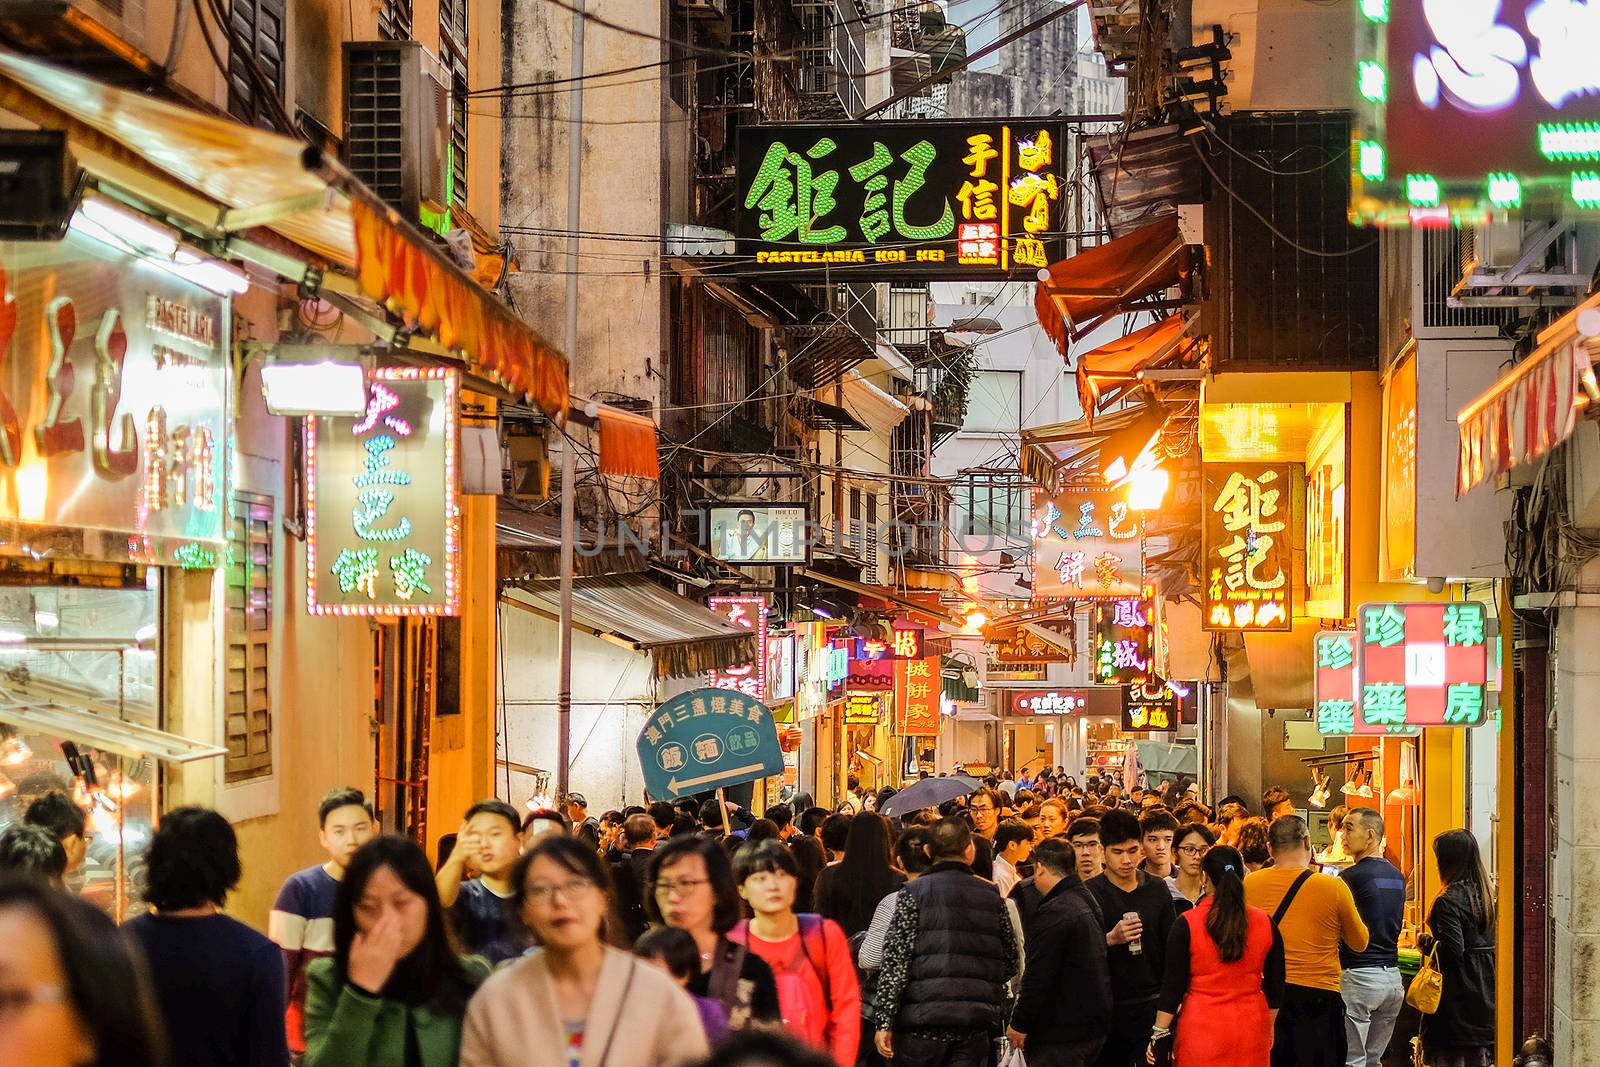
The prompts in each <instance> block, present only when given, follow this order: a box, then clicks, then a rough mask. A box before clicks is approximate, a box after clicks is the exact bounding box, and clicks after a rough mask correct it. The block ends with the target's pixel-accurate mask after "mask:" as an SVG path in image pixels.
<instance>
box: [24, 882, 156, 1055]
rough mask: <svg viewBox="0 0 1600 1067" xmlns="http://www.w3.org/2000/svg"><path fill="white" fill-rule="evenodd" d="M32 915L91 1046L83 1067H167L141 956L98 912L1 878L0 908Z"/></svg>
mask: <svg viewBox="0 0 1600 1067" xmlns="http://www.w3.org/2000/svg"><path fill="white" fill-rule="evenodd" d="M13 908H14V909H17V910H21V911H26V912H29V913H31V914H32V915H33V917H34V918H35V919H37V920H38V921H39V922H41V923H43V924H44V926H45V927H46V928H47V929H48V931H49V934H50V940H51V942H52V943H53V945H54V947H55V954H56V959H57V961H58V962H59V964H60V967H61V972H62V974H63V975H64V976H65V978H66V981H65V983H64V985H65V986H66V990H65V991H66V993H67V996H68V999H69V1001H70V1003H71V1006H72V1012H73V1014H74V1015H75V1016H77V1019H78V1022H79V1024H80V1025H81V1026H82V1027H83V1029H84V1032H85V1033H86V1035H87V1036H88V1038H89V1041H90V1043H91V1044H92V1045H93V1046H94V1054H93V1059H91V1060H89V1061H88V1063H86V1064H85V1065H84V1067H162V1065H164V1064H166V1063H167V1048H166V1044H167V1043H166V1037H165V1034H164V1032H163V1027H162V1022H161V1013H160V1009H159V1007H158V1006H157V1004H156V998H155V992H154V990H153V989H152V988H151V985H150V979H149V976H148V974H147V973H146V971H145V967H144V955H143V953H142V952H141V951H140V950H139V946H138V945H137V943H135V941H134V939H133V937H132V935H131V934H129V933H127V932H125V931H123V930H121V929H119V928H118V927H117V925H116V924H115V923H113V922H112V921H111V919H110V918H108V917H107V916H106V914H105V912H103V911H101V910H100V909H99V908H96V907H95V906H94V905H92V904H89V903H88V902H86V901H83V900H79V899H78V898H76V897H74V896H72V895H70V894H68V893H66V892H65V891H63V890H61V889H58V888H56V887H54V886H51V885H49V884H48V883H45V882H42V881H39V880H38V879H36V878H10V879H6V880H3V881H0V911H4V910H6V909H13Z"/></svg>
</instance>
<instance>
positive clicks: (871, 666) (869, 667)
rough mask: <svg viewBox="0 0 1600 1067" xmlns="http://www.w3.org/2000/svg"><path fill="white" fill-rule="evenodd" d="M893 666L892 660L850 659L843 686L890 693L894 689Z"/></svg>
mask: <svg viewBox="0 0 1600 1067" xmlns="http://www.w3.org/2000/svg"><path fill="white" fill-rule="evenodd" d="M894 664H895V661H894V660H892V659H852V660H850V673H849V674H848V675H847V676H846V677H845V686H846V688H849V689H870V690H872V691H873V692H878V693H887V692H890V691H891V690H893V689H894Z"/></svg>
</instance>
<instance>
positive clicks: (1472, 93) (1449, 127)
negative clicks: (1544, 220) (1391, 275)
mask: <svg viewBox="0 0 1600 1067" xmlns="http://www.w3.org/2000/svg"><path fill="white" fill-rule="evenodd" d="M1356 6H1357V8H1358V10H1359V14H1358V15H1357V16H1356V22H1357V30H1356V49H1355V51H1356V69H1355V70H1354V71H1353V72H1352V75H1353V77H1354V79H1355V86H1356V90H1357V101H1356V103H1357V118H1356V128H1355V137H1354V139H1353V148H1352V159H1351V167H1352V173H1353V175H1354V181H1353V182H1352V196H1353V201H1352V211H1351V214H1352V217H1353V218H1354V219H1356V220H1357V221H1362V222H1375V223H1378V224H1380V225H1394V224H1398V225H1406V224H1408V223H1409V224H1412V225H1420V226H1429V225H1434V226H1445V225H1482V224H1483V223H1485V222H1487V221H1488V214H1489V212H1491V211H1505V210H1512V209H1519V208H1522V209H1530V210H1535V209H1536V210H1544V211H1548V212H1549V213H1551V214H1555V215H1572V214H1576V213H1578V212H1581V211H1589V210H1594V209H1596V208H1600V95H1597V94H1600V73H1597V70H1600V68H1597V66H1596V63H1595V56H1596V55H1597V54H1600V18H1597V17H1596V9H1595V8H1594V7H1593V6H1592V5H1591V4H1590V3H1588V2H1587V0H1473V2H1471V3H1450V2H1447V0H1361V2H1360V3H1359V4H1357V5H1356Z"/></svg>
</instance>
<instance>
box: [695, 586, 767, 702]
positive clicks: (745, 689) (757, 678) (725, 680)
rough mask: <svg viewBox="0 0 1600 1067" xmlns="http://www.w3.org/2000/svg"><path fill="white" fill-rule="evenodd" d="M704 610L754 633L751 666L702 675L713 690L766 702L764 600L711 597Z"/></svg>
mask: <svg viewBox="0 0 1600 1067" xmlns="http://www.w3.org/2000/svg"><path fill="white" fill-rule="evenodd" d="M706 607H708V608H710V609H711V610H712V611H714V612H716V613H717V614H718V615H721V616H722V617H723V618H724V619H727V620H728V622H730V623H732V624H733V625H735V626H738V627H742V628H743V629H746V630H754V631H755V632H756V659H755V662H754V663H740V664H738V665H737V666H733V667H723V668H721V669H720V670H714V671H711V672H709V673H708V674H707V675H706V685H708V686H710V687H711V688H713V689H737V690H738V691H739V692H741V693H743V694H744V695H745V696H747V697H754V698H755V699H757V700H765V699H767V598H766V597H764V596H714V597H712V598H710V599H709V600H707V601H706Z"/></svg>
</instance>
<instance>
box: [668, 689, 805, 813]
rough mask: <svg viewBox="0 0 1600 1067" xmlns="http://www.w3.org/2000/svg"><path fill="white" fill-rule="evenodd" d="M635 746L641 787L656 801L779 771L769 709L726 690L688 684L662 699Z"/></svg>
mask: <svg viewBox="0 0 1600 1067" xmlns="http://www.w3.org/2000/svg"><path fill="white" fill-rule="evenodd" d="M637 748H638V752H639V767H640V769H641V770H643V771H644V785H645V789H646V790H647V791H648V792H649V793H650V795H651V796H652V797H655V798H657V799H659V800H677V799H679V798H680V797H686V796H692V795H694V794H695V793H704V792H707V791H709V790H713V789H725V788H727V787H728V786H734V785H738V784H740V783H741V782H751V781H755V780H756V779H758V778H767V777H770V776H771V775H774V774H782V773H783V750H782V749H781V748H780V747H779V746H778V729H777V727H776V726H775V725H774V724H773V721H772V712H771V711H769V710H767V706H766V705H765V704H763V703H761V702H760V701H759V700H756V699H754V698H752V697H748V696H746V695H744V694H743V693H740V692H738V691H737V690H732V689H694V690H690V691H689V692H687V693H680V694H679V695H678V696H675V697H671V698H669V699H668V700H665V701H663V702H662V703H661V705H660V706H659V707H657V708H656V712H655V714H654V715H652V716H651V717H650V719H649V721H648V722H646V723H645V724H644V729H643V730H642V731H641V732H640V734H639V742H638V745H637Z"/></svg>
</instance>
